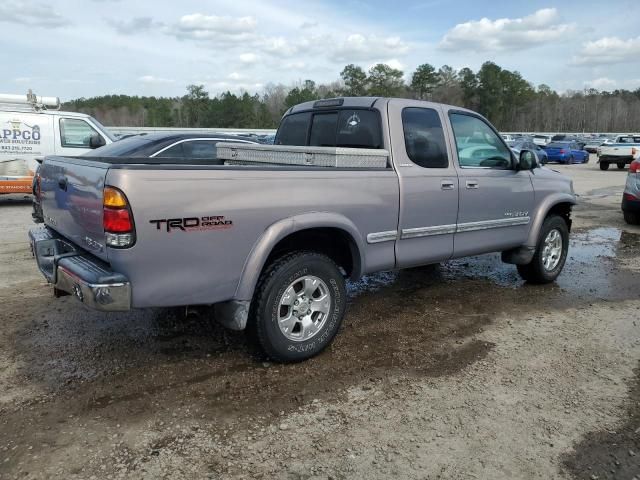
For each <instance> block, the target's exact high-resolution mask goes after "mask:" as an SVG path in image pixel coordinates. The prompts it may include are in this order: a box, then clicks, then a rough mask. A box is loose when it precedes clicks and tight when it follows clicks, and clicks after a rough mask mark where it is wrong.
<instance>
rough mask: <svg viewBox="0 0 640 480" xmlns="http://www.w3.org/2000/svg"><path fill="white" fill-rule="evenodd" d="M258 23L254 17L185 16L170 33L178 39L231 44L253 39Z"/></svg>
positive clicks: (196, 14) (195, 14) (198, 14)
mask: <svg viewBox="0 0 640 480" xmlns="http://www.w3.org/2000/svg"><path fill="white" fill-rule="evenodd" d="M257 24H258V22H257V21H256V19H255V18H253V17H229V16H224V17H219V16H216V15H203V14H201V13H194V14H191V15H184V16H182V17H181V18H180V20H178V22H177V23H176V24H174V25H172V26H171V28H170V29H169V33H171V34H173V35H175V36H176V37H178V38H190V39H193V40H202V41H210V42H213V43H218V44H220V43H229V42H231V41H241V40H246V39H249V38H253V32H254V31H255V29H256V26H257Z"/></svg>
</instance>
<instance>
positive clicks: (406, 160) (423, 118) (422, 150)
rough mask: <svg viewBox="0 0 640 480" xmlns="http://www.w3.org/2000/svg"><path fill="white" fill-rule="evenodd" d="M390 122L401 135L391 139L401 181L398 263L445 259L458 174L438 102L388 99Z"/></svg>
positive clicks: (450, 250) (450, 242) (455, 207)
mask: <svg viewBox="0 0 640 480" xmlns="http://www.w3.org/2000/svg"><path fill="white" fill-rule="evenodd" d="M389 121H390V124H391V125H402V127H403V130H404V135H402V136H400V135H396V136H394V137H393V138H392V150H393V161H394V164H395V168H396V170H397V172H398V177H399V181H400V192H402V195H401V199H400V216H399V231H400V232H399V233H400V235H399V238H400V239H399V240H398V241H397V242H396V262H397V266H398V267H399V268H405V267H411V266H416V265H425V264H428V263H435V262H439V261H442V260H447V259H449V258H450V257H451V255H452V254H453V235H454V232H455V229H456V217H457V214H458V177H457V174H456V169H455V167H454V165H453V161H452V159H451V156H450V155H449V153H448V149H447V142H446V141H445V134H444V130H443V128H442V125H443V117H442V109H441V107H440V106H439V105H435V104H425V102H415V101H411V100H407V101H398V100H394V101H392V102H389Z"/></svg>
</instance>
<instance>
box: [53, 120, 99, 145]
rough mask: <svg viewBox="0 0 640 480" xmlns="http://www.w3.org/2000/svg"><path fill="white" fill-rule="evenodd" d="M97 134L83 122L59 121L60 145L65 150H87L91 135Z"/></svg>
mask: <svg viewBox="0 0 640 480" xmlns="http://www.w3.org/2000/svg"><path fill="white" fill-rule="evenodd" d="M96 133H98V132H96V131H95V129H94V128H93V127H92V126H91V125H89V124H88V123H87V122H85V121H84V120H80V119H78V118H61V119H60V143H61V145H62V146H63V147H67V148H89V140H90V139H91V135H93V134H96Z"/></svg>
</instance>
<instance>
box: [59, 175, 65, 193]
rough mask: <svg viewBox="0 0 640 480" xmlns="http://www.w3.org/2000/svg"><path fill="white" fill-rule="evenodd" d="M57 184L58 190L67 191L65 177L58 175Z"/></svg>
mask: <svg viewBox="0 0 640 480" xmlns="http://www.w3.org/2000/svg"><path fill="white" fill-rule="evenodd" d="M58 186H59V187H60V190H64V191H65V192H66V191H67V179H66V178H65V177H60V178H59V179H58Z"/></svg>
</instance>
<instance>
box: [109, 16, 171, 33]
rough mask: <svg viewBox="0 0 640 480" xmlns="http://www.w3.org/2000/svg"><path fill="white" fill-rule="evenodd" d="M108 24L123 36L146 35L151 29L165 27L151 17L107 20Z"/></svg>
mask: <svg viewBox="0 0 640 480" xmlns="http://www.w3.org/2000/svg"><path fill="white" fill-rule="evenodd" d="M107 23H108V24H109V25H111V26H112V27H113V28H115V29H116V31H117V32H118V33H121V34H123V35H133V34H136V33H144V32H147V31H149V30H151V29H154V28H157V29H160V28H162V27H163V26H164V24H163V23H161V22H156V21H154V20H153V19H152V18H151V17H133V18H130V19H127V20H115V19H107Z"/></svg>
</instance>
